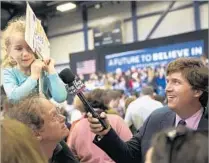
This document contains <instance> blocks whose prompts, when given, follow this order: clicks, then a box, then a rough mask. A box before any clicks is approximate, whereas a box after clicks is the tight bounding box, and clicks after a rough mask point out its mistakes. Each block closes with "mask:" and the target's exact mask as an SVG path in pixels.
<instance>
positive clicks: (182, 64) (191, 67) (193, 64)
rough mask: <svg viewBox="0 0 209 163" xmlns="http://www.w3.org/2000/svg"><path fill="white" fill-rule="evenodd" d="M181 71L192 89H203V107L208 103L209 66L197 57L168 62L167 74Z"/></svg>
mask: <svg viewBox="0 0 209 163" xmlns="http://www.w3.org/2000/svg"><path fill="white" fill-rule="evenodd" d="M174 72H180V73H181V74H182V75H183V76H184V78H185V79H186V80H187V81H188V82H189V84H190V85H191V87H192V89H194V90H201V91H203V94H202V95H201V96H200V99H199V100H200V103H201V105H202V106H203V107H206V106H207V103H208V68H207V67H206V66H205V65H204V64H203V63H202V62H201V60H200V59H197V58H178V59H176V60H174V61H172V62H170V63H169V64H168V67H167V71H166V74H167V75H170V74H172V73H174Z"/></svg>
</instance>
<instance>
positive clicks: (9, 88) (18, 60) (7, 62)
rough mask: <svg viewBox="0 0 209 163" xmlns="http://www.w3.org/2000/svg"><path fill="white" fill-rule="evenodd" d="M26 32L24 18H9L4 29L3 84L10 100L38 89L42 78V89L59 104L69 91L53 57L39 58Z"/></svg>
mask: <svg viewBox="0 0 209 163" xmlns="http://www.w3.org/2000/svg"><path fill="white" fill-rule="evenodd" d="M24 35H25V20H24V19H23V18H22V17H20V18H16V19H14V20H12V21H10V22H9V23H8V26H7V28H6V29H5V30H4V32H3V36H2V56H3V60H2V66H3V68H4V69H3V86H4V89H5V91H6V94H7V97H8V99H9V100H10V101H11V102H13V103H14V102H17V101H19V100H21V99H23V98H24V97H26V96H28V95H29V94H31V93H34V92H38V88H39V87H38V83H39V82H38V79H40V80H41V83H43V84H42V92H43V94H44V95H45V96H46V97H47V98H53V99H54V100H55V101H56V102H59V103H60V102H63V101H65V100H66V97H67V91H66V89H65V85H64V83H63V82H62V80H61V79H60V78H59V76H58V74H57V73H56V70H55V68H54V60H53V59H49V60H47V61H42V60H40V59H36V58H35V54H34V53H33V52H32V50H31V48H30V47H29V46H28V44H27V43H26V41H25V39H24ZM42 72H43V73H42ZM41 74H43V75H42V77H41Z"/></svg>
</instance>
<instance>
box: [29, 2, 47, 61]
mask: <svg viewBox="0 0 209 163" xmlns="http://www.w3.org/2000/svg"><path fill="white" fill-rule="evenodd" d="M25 41H26V42H27V43H28V45H29V46H30V48H31V49H32V50H33V52H34V53H35V54H36V55H37V56H38V58H40V59H47V58H49V57H50V43H49V40H48V38H47V36H46V33H45V31H44V29H43V27H42V25H41V21H40V20H39V19H38V18H36V15H35V14H34V12H33V10H32V8H31V7H30V5H29V4H28V3H27V8H26V29H25Z"/></svg>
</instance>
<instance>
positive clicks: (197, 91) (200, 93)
mask: <svg viewBox="0 0 209 163" xmlns="http://www.w3.org/2000/svg"><path fill="white" fill-rule="evenodd" d="M202 94H203V91H201V90H195V91H194V97H200V96H201V95H202Z"/></svg>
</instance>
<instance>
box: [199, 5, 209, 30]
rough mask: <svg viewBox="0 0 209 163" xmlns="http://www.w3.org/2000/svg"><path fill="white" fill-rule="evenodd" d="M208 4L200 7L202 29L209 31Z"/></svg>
mask: <svg viewBox="0 0 209 163" xmlns="http://www.w3.org/2000/svg"><path fill="white" fill-rule="evenodd" d="M208 7H209V5H208V3H207V4H204V5H201V6H200V25H201V29H208Z"/></svg>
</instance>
